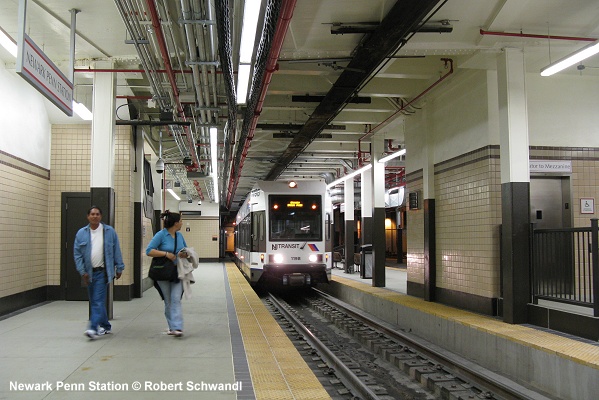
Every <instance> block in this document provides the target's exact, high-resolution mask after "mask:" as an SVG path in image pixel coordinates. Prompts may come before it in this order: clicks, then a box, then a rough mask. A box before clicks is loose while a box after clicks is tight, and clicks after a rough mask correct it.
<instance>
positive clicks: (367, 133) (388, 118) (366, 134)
mask: <svg viewBox="0 0 599 400" xmlns="http://www.w3.org/2000/svg"><path fill="white" fill-rule="evenodd" d="M441 61H444V62H445V66H447V64H448V63H449V72H447V73H446V74H445V75H443V76H442V77H440V78H439V79H437V80H436V81H435V83H433V84H432V85H430V86H429V87H428V88H426V89H425V90H424V92H422V93H420V94H419V95H418V96H416V97H414V98H413V99H412V100H410V101H409V102H407V103H406V104H404V105H403V106H402V107H401V108H400V109H399V110H397V111H395V112H394V113H393V114H391V115H390V116H389V117H387V118H386V119H385V120H384V121H383V122H381V123H380V124H378V125H377V126H375V127H374V128H372V129H371V130H369V131H368V132H366V133H365V134H364V135H363V136H362V137H361V138H359V139H358V152H360V149H361V143H362V140H363V139H366V138H367V137H368V136H372V135H373V134H374V133H375V132H376V131H377V130H378V129H379V128H380V127H381V126H383V125H384V124H385V123H386V122H388V121H389V120H390V119H392V118H393V117H395V116H396V115H397V114H398V113H400V112H402V111H403V110H405V109H406V108H407V107H408V106H410V105H411V104H412V103H414V102H416V101H417V100H419V99H420V98H421V97H422V96H424V95H425V94H427V93H428V92H430V91H431V90H432V89H433V88H434V87H435V86H437V85H438V84H439V83H441V82H443V81H444V80H445V78H447V77H448V76H449V75H451V74H453V60H452V59H451V58H442V59H441Z"/></svg>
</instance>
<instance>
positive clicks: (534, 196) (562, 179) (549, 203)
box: [530, 176, 572, 229]
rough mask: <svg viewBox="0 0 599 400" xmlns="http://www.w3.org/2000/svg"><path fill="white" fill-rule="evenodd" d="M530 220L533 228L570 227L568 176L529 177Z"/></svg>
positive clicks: (570, 207) (570, 203)
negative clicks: (533, 224)
mask: <svg viewBox="0 0 599 400" xmlns="http://www.w3.org/2000/svg"><path fill="white" fill-rule="evenodd" d="M530 222H534V223H535V224H536V225H535V229H561V228H571V227H572V200H571V198H570V177H569V176H543V177H530Z"/></svg>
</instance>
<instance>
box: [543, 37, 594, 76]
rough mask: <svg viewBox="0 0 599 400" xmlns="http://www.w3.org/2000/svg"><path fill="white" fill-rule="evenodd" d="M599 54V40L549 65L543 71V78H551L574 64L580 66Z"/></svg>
mask: <svg viewBox="0 0 599 400" xmlns="http://www.w3.org/2000/svg"><path fill="white" fill-rule="evenodd" d="M597 53H599V40H598V41H596V42H593V43H591V44H589V45H588V46H585V47H583V48H582V49H580V50H578V51H575V52H574V53H572V54H570V55H568V56H566V57H564V58H560V59H559V60H557V61H556V62H554V63H551V64H549V65H548V66H546V67H545V68H543V69H541V76H551V75H553V74H555V73H557V72H560V71H561V70H564V69H566V68H568V67H570V66H572V65H574V64H578V63H579V62H581V61H582V60H584V59H586V58H589V57H590V56H593V55H595V54H597Z"/></svg>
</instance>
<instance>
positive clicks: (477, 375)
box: [312, 288, 552, 400]
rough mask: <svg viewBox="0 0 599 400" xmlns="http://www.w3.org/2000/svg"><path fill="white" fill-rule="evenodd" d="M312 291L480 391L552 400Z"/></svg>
mask: <svg viewBox="0 0 599 400" xmlns="http://www.w3.org/2000/svg"><path fill="white" fill-rule="evenodd" d="M312 290H313V291H314V292H315V293H317V294H318V295H319V296H320V297H321V298H323V299H324V300H325V301H326V302H328V303H329V304H332V305H333V306H335V307H337V308H340V309H341V310H343V311H344V312H346V313H347V314H349V315H350V316H352V317H353V318H356V319H358V320H360V321H362V322H364V323H365V324H367V325H370V326H371V327H373V328H374V329H377V330H379V331H381V332H383V333H384V334H386V335H388V336H390V337H392V338H393V339H396V340H399V341H402V342H404V343H407V345H408V347H412V348H413V349H414V350H415V351H416V352H419V353H422V354H423V355H425V356H426V357H429V358H431V359H433V360H434V361H436V362H438V363H439V364H441V365H443V366H444V367H446V368H448V369H449V372H451V373H452V374H453V375H455V376H456V377H458V378H460V379H463V380H464V381H466V382H469V383H475V384H476V385H479V388H484V389H485V390H488V391H490V392H492V393H493V394H495V395H498V396H500V397H501V398H506V399H525V400H551V399H552V398H551V397H547V396H545V395H543V394H541V393H538V392H535V391H534V390H531V389H528V388H526V387H524V386H522V385H520V384H519V383H517V382H515V381H513V380H511V379H510V378H507V377H505V376H503V375H500V374H497V373H495V372H493V371H490V370H488V369H486V368H483V367H481V366H480V365H478V364H475V363H474V362H472V361H469V360H467V359H465V358H463V357H461V356H459V355H457V354H454V353H451V352H449V351H448V350H444V349H442V348H441V347H439V346H437V345H435V344H433V343H430V342H428V341H426V340H424V339H420V338H416V337H414V336H413V335H408V334H405V333H403V332H400V331H398V330H397V329H398V328H397V327H393V326H392V325H391V324H388V323H386V322H383V321H377V320H375V319H374V318H371V317H369V316H367V315H366V313H364V312H363V311H361V310H359V309H356V308H355V307H353V306H351V305H349V304H346V303H344V302H342V301H340V300H338V299H336V298H334V297H332V296H330V295H329V294H327V293H325V292H323V291H321V290H318V289H316V288H312Z"/></svg>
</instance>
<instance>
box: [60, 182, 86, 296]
mask: <svg viewBox="0 0 599 400" xmlns="http://www.w3.org/2000/svg"><path fill="white" fill-rule="evenodd" d="M90 202H91V195H90V193H63V194H62V243H63V245H62V255H61V258H62V263H61V272H60V276H61V282H62V283H63V284H62V285H61V286H63V287H64V290H65V299H66V300H87V288H85V287H84V286H82V285H81V275H79V272H77V269H76V268H75V259H74V258H73V244H74V242H75V235H76V234H77V231H78V230H79V229H80V228H82V227H84V226H85V225H87V224H88V221H87V210H88V209H89V207H90Z"/></svg>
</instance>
